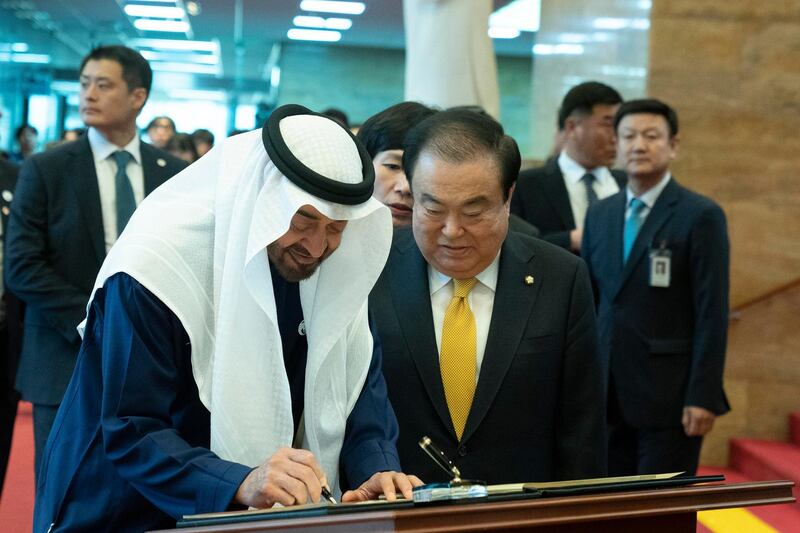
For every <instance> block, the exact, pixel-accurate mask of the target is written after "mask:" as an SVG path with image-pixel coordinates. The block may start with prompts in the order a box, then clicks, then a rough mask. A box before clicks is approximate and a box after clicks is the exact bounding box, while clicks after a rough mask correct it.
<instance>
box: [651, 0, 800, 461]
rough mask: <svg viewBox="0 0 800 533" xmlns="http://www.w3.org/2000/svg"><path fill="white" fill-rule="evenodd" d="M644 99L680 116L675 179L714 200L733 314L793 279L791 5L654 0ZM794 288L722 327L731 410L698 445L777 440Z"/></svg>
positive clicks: (797, 68) (715, 457)
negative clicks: (726, 335) (725, 235)
mask: <svg viewBox="0 0 800 533" xmlns="http://www.w3.org/2000/svg"><path fill="white" fill-rule="evenodd" d="M649 52H650V54H649V57H650V65H649V79H648V92H649V94H650V95H652V96H654V97H657V98H662V99H664V100H665V101H667V102H669V103H670V104H671V105H673V106H674V107H675V108H676V109H677V111H678V114H679V117H680V120H681V148H680V153H679V158H678V160H677V161H676V163H675V165H674V174H675V176H676V177H677V179H678V180H680V181H681V182H683V183H684V184H686V185H688V186H689V187H691V188H693V189H695V190H697V191H699V192H702V193H704V194H707V195H709V196H711V197H712V198H714V199H715V200H716V201H717V202H719V203H720V204H721V205H722V207H723V208H724V209H725V212H726V214H727V216H728V224H729V234H730V239H731V249H732V258H731V304H732V305H733V306H734V307H736V306H738V305H741V304H742V303H744V302H747V301H749V300H751V299H753V298H756V297H758V296H760V295H762V294H764V293H767V292H769V291H771V290H773V289H775V288H776V287H779V286H782V285H786V284H788V283H791V282H792V281H793V280H795V279H797V278H798V277H800V237H798V233H799V231H800V229H799V228H798V226H800V1H798V0H758V1H756V0H727V1H724V2H722V1H718V0H653V5H652V11H651V27H650V50H649ZM799 331H800V291H792V292H791V293H784V294H783V295H780V296H778V297H776V298H774V299H772V300H770V301H768V302H766V303H763V304H758V305H756V306H754V307H751V308H749V309H747V310H745V311H744V312H743V313H742V314H741V317H740V319H739V320H736V321H732V322H731V329H730V341H729V350H728V367H727V370H726V378H727V380H726V384H727V388H728V392H729V396H730V397H731V403H732V404H733V407H734V411H733V412H732V413H731V414H730V415H727V416H726V417H724V418H722V419H720V420H719V423H718V427H717V428H716V429H715V430H714V431H713V432H712V434H711V435H710V436H709V438H708V439H707V443H706V446H705V448H704V452H703V462H704V463H705V464H725V462H726V460H727V440H728V438H730V437H731V436H737V435H746V436H751V437H759V438H778V439H782V438H785V436H786V422H785V415H786V413H788V412H789V411H791V410H800V374H798V372H800V370H799V369H800V336H799V335H800V333H798V332H799Z"/></svg>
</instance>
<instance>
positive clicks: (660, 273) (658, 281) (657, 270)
mask: <svg viewBox="0 0 800 533" xmlns="http://www.w3.org/2000/svg"><path fill="white" fill-rule="evenodd" d="M671 272H672V251H671V250H669V249H667V243H666V242H662V243H661V246H660V247H659V248H657V249H653V250H650V286H651V287H661V288H668V287H669V282H670V273H671Z"/></svg>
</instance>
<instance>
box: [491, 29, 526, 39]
mask: <svg viewBox="0 0 800 533" xmlns="http://www.w3.org/2000/svg"><path fill="white" fill-rule="evenodd" d="M519 35H520V31H519V30H518V29H516V28H500V27H490V28H489V37H491V38H492V39H516V38H517V37H519Z"/></svg>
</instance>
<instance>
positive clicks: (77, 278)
mask: <svg viewBox="0 0 800 533" xmlns="http://www.w3.org/2000/svg"><path fill="white" fill-rule="evenodd" d="M141 154H142V166H143V172H144V182H145V183H144V184H145V193H146V194H147V193H150V192H152V191H153V189H155V188H156V187H158V186H159V185H161V184H162V183H164V182H165V181H166V180H167V179H168V178H170V177H171V176H173V175H174V174H176V173H177V172H179V171H180V170H182V169H183V168H184V167H185V166H186V163H184V162H183V161H181V160H179V159H177V158H175V157H173V156H171V155H169V154H167V153H166V152H162V151H161V150H158V149H157V148H154V147H152V146H150V145H148V144H146V143H144V142H142V144H141ZM159 162H160V164H159ZM162 165H163V166H162ZM105 255H106V251H105V238H104V234H103V217H102V211H101V208H100V192H99V189H98V186H97V173H96V171H95V166H94V160H93V157H92V150H91V146H90V145H89V139H88V137H87V136H83V137H82V138H81V139H78V140H77V141H73V142H70V143H67V144H64V145H61V146H58V147H56V148H53V149H51V150H48V151H46V152H43V153H41V154H37V155H35V156H33V157H31V158H29V159H28V160H26V162H25V164H24V165H23V167H22V169H21V171H20V177H19V183H18V184H17V191H16V195H15V199H14V204H13V205H12V208H11V219H10V223H9V227H8V235H7V237H6V241H5V267H6V269H5V272H6V281H7V283H8V290H10V291H12V292H13V293H14V294H15V295H17V296H18V297H19V298H20V299H21V300H22V301H23V302H25V304H26V310H25V329H24V335H23V346H22V355H21V357H20V364H19V369H18V370H17V389H18V390H19V391H20V392H21V393H22V396H23V398H24V399H26V400H28V401H31V402H33V403H38V404H46V405H58V403H59V402H60V401H61V398H62V396H63V394H64V391H65V390H66V387H67V384H68V382H69V379H70V377H71V375H72V370H73V368H74V367H75V358H76V357H77V355H78V348H79V347H80V338H79V336H78V332H77V331H76V329H75V328H76V326H77V325H78V324H79V323H80V322H81V320H83V318H84V315H85V314H86V304H87V302H88V300H89V294H90V293H91V290H92V286H93V285H94V280H95V277H96V276H97V272H98V271H99V270H100V265H101V264H102V263H103V259H104V258H105Z"/></svg>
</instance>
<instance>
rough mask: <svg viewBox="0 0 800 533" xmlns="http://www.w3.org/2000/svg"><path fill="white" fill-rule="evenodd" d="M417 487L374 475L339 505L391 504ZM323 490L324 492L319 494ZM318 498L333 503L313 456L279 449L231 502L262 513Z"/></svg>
mask: <svg viewBox="0 0 800 533" xmlns="http://www.w3.org/2000/svg"><path fill="white" fill-rule="evenodd" d="M418 485H422V482H421V481H420V480H419V479H418V478H417V477H416V476H407V475H406V474H403V473H401V472H378V473H376V474H374V475H373V476H372V477H371V478H369V479H368V480H367V481H365V482H364V483H363V484H362V485H361V486H360V487H358V488H357V489H356V490H351V491H348V492H346V493H345V494H344V496H343V497H342V502H358V501H366V500H374V499H377V498H378V497H379V496H380V495H384V496H386V499H387V500H389V501H394V500H395V499H396V497H397V496H396V494H397V492H398V491H399V492H400V493H402V494H403V496H405V497H406V498H409V499H411V489H412V487H416V486H418ZM323 487H324V488H325V489H327V491H323ZM325 492H327V494H325ZM320 498H325V499H327V500H328V501H331V503H335V500H333V498H332V496H331V495H330V487H329V486H328V479H327V477H326V476H325V472H323V471H322V467H321V466H320V464H319V462H318V461H317V459H316V458H315V457H314V454H312V453H311V452H310V451H308V450H302V449H296V448H281V449H279V450H278V451H277V452H275V453H274V454H273V455H272V456H271V457H270V458H269V459H267V460H266V461H265V462H264V463H263V464H261V465H260V466H258V467H257V468H254V469H253V471H252V472H250V474H248V476H247V477H246V478H245V479H244V481H243V482H242V484H241V485H240V486H239V490H237V491H236V496H235V497H234V500H235V501H236V503H239V504H241V505H244V506H247V507H254V508H258V509H266V508H269V507H272V506H273V505H275V504H276V503H280V504H281V505H284V506H290V505H299V504H304V503H309V502H313V503H318V502H319V501H320Z"/></svg>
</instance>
